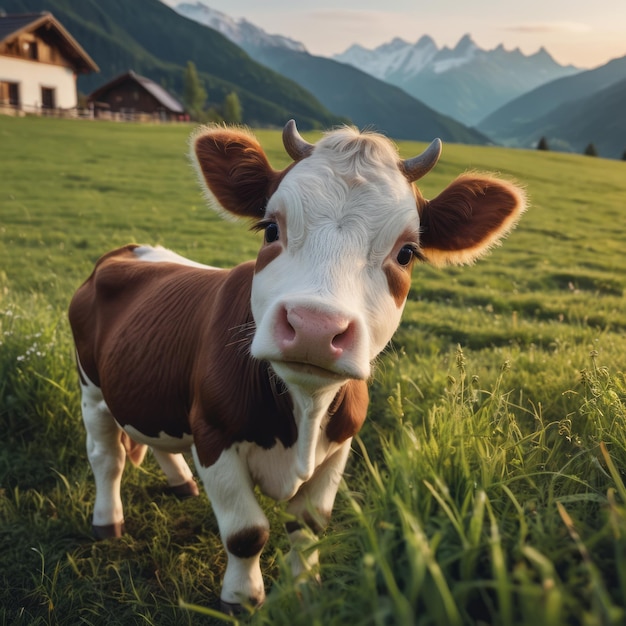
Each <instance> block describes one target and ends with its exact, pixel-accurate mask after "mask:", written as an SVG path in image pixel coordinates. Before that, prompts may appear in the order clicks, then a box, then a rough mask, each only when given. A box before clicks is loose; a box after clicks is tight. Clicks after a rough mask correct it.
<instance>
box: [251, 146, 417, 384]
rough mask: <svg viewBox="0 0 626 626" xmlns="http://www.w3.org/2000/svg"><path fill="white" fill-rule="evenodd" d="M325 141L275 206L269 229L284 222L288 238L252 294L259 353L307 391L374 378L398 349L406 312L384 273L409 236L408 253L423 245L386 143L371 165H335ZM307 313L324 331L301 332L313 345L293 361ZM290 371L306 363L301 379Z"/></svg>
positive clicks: (311, 326) (312, 325) (291, 177)
mask: <svg viewBox="0 0 626 626" xmlns="http://www.w3.org/2000/svg"><path fill="white" fill-rule="evenodd" d="M324 141H325V140H324V139H322V140H321V141H320V142H319V143H318V144H317V146H316V148H315V151H314V152H313V154H312V155H311V156H310V157H308V158H306V159H304V160H303V161H301V162H299V163H298V164H297V165H296V166H295V167H294V168H293V169H292V170H291V171H290V172H289V173H288V174H287V176H286V177H285V178H284V180H283V181H282V182H281V184H280V186H279V188H278V190H277V191H276V193H275V194H274V195H273V196H272V197H271V198H270V201H269V203H268V206H267V211H266V219H267V220H271V221H276V223H277V224H278V227H279V231H280V232H279V235H278V239H277V241H276V242H274V243H271V244H270V245H271V246H274V249H273V250H274V254H273V255H272V260H271V261H269V263H268V264H267V266H263V267H262V269H261V270H260V271H259V272H258V273H257V274H256V275H255V278H254V282H253V286H252V312H253V315H254V318H255V321H256V326H257V331H256V334H255V337H254V341H253V343H252V348H251V352H252V354H253V356H255V357H257V358H263V359H267V360H269V361H270V362H272V365H273V367H274V369H275V370H276V372H277V373H278V374H279V376H281V378H283V379H284V380H285V382H286V383H287V385H288V386H289V384H290V383H292V384H298V385H305V386H306V384H307V381H308V382H310V383H311V385H312V386H317V387H323V386H325V385H329V384H336V383H337V380H344V381H345V380H346V379H348V378H358V379H367V378H368V377H369V376H370V364H371V361H372V360H373V359H374V358H375V357H376V356H377V355H378V354H379V353H380V352H381V350H382V349H383V348H384V347H385V345H386V344H387V343H388V341H389V340H390V339H391V337H392V335H393V333H394V332H395V330H396V328H397V326H398V323H399V321H400V316H401V314H402V308H403V307H402V306H398V303H397V302H396V301H395V300H394V297H393V295H392V294H391V293H390V288H389V283H388V278H387V276H386V274H385V271H384V269H383V264H384V262H385V261H386V260H388V259H389V255H390V254H391V253H392V252H393V251H394V247H395V246H397V244H398V240H399V238H400V237H401V235H403V234H405V233H409V234H410V235H407V236H410V237H411V240H410V241H406V242H403V243H407V244H408V243H412V244H417V243H418V241H417V238H418V232H419V217H418V213H417V208H416V203H415V196H414V193H413V190H412V188H411V186H410V185H409V183H407V181H406V180H405V179H404V177H403V176H402V174H401V173H400V171H399V169H398V168H397V166H396V163H397V155H395V158H394V156H393V155H394V153H393V149H392V148H391V147H390V146H387V142H385V144H384V146H383V148H385V149H386V150H387V151H388V152H389V153H391V154H386V157H385V158H386V159H387V160H385V161H383V160H382V157H381V160H377V161H376V162H375V164H373V163H371V162H367V161H365V160H362V161H360V162H359V161H358V160H357V157H355V156H354V155H352V156H351V157H350V158H348V157H343V156H341V155H340V156H337V153H336V152H331V151H330V150H329V149H327V148H326V147H325V144H324ZM381 151H382V152H383V153H384V152H385V150H383V149H382V148H381ZM277 246H280V248H279V249H277V248H276V247H277ZM262 254H263V252H262ZM261 258H262V256H261V255H260V259H261ZM303 312H304V313H306V315H303ZM308 312H313V314H314V315H319V316H320V318H321V320H322V321H321V322H316V321H315V320H314V319H312V320H305V321H304V322H302V325H303V326H304V325H305V323H306V324H307V328H306V329H305V330H306V332H307V333H308V337H307V338H306V339H307V341H308V343H307V344H306V345H304V346H303V347H302V349H300V350H294V352H293V354H294V355H295V356H294V357H293V358H291V356H290V355H289V354H287V356H286V350H285V348H284V346H286V345H290V342H291V345H293V343H294V341H291V339H290V337H289V336H288V335H289V327H292V328H293V329H295V330H296V334H297V325H298V324H300V323H301V320H303V319H304V317H312V316H311V315H309V314H308ZM314 315H313V317H314ZM285 319H286V320H287V323H284V321H285ZM281 320H282V321H281ZM281 324H282V330H279V331H277V328H279V327H280V326H281ZM333 328H335V330H333ZM277 333H278V334H277ZM324 333H326V335H328V336H329V337H330V338H331V339H330V340H328V339H327V337H326V336H325V335H324ZM333 337H338V338H340V343H338V342H337V340H336V339H334V338H333ZM342 337H343V339H341V338H342ZM298 340H299V337H298ZM329 342H332V344H333V345H332V346H331V347H330V348H328V346H326V344H329ZM321 344H324V345H321ZM320 345H321V347H320ZM325 346H326V347H325ZM324 350H326V354H324ZM289 361H295V362H298V363H300V364H299V365H296V368H297V371H295V369H296V368H293V367H292V366H291V365H290V364H289ZM301 364H305V366H308V369H307V367H303V366H302V365H301ZM311 366H319V367H321V368H322V369H325V370H327V374H328V370H329V371H330V372H333V373H335V374H336V375H337V376H336V377H335V379H334V380H331V378H332V377H327V379H326V380H324V376H323V375H322V374H323V371H320V370H319V369H315V368H313V367H311Z"/></svg>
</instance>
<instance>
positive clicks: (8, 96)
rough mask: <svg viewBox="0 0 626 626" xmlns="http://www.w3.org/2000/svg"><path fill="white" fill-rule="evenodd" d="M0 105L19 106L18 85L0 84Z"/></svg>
mask: <svg viewBox="0 0 626 626" xmlns="http://www.w3.org/2000/svg"><path fill="white" fill-rule="evenodd" d="M0 104H10V105H11V106H14V107H17V106H19V105H20V86H19V83H9V82H0Z"/></svg>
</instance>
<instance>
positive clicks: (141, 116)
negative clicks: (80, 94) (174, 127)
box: [88, 70, 188, 122]
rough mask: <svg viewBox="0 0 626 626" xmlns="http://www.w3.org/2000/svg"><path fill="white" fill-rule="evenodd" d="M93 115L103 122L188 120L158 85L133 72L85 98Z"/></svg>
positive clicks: (172, 98) (171, 97)
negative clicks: (108, 120)
mask: <svg viewBox="0 0 626 626" xmlns="http://www.w3.org/2000/svg"><path fill="white" fill-rule="evenodd" d="M88 102H89V106H90V107H91V108H92V109H93V112H94V116H95V117H99V118H104V119H127V120H137V121H161V122H166V121H175V120H185V119H188V117H187V115H186V112H185V108H184V107H183V105H182V104H181V103H180V102H179V101H178V100H176V98H174V96H172V95H171V94H170V93H168V92H167V91H166V90H165V89H163V87H161V85H158V84H157V83H155V82H154V81H152V80H150V79H149V78H146V77H145V76H140V75H139V74H136V73H135V72H133V71H132V70H131V71H129V72H127V73H126V74H122V75H121V76H118V77H117V78H114V79H113V80H112V81H110V82H108V83H106V85H102V87H100V88H98V89H96V90H95V91H93V92H92V93H90V94H89V96H88Z"/></svg>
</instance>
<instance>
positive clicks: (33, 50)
mask: <svg viewBox="0 0 626 626" xmlns="http://www.w3.org/2000/svg"><path fill="white" fill-rule="evenodd" d="M28 58H29V59H32V60H33V61H36V60H37V59H38V58H39V49H38V47H37V43H36V42H35V41H33V42H31V43H30V44H29V46H28Z"/></svg>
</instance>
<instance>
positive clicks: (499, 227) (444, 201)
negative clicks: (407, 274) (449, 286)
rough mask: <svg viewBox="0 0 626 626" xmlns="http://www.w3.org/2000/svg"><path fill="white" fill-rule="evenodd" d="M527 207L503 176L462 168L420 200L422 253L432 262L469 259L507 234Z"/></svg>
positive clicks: (514, 188)
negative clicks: (432, 194) (442, 186)
mask: <svg viewBox="0 0 626 626" xmlns="http://www.w3.org/2000/svg"><path fill="white" fill-rule="evenodd" d="M525 208H526V199H525V195H524V192H523V191H522V190H521V189H520V188H519V187H516V186H515V185H513V184H512V183H509V182H507V181H504V180H499V179H496V178H491V177H490V176H484V175H473V174H464V175H462V176H459V177H458V178H457V179H456V180H455V181H453V182H452V183H451V184H450V185H449V186H448V187H447V188H446V189H444V191H442V192H441V193H440V194H439V195H438V196H437V197H436V198H434V199H433V200H431V201H423V202H419V198H418V210H419V212H420V223H421V235H420V243H421V247H422V249H423V252H424V256H425V257H426V258H427V260H428V261H430V262H432V263H434V264H436V265H444V264H447V263H454V264H462V263H471V262H473V261H474V260H476V259H477V258H478V257H479V256H480V255H481V254H483V253H484V252H485V251H487V250H488V249H489V248H490V247H491V246H493V245H494V244H496V243H497V242H498V240H499V239H500V238H501V237H503V236H504V235H506V233H508V232H509V231H510V230H511V229H512V228H513V227H514V226H515V224H516V223H517V221H518V219H519V217H520V216H521V214H522V213H523V212H524V210H525Z"/></svg>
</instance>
